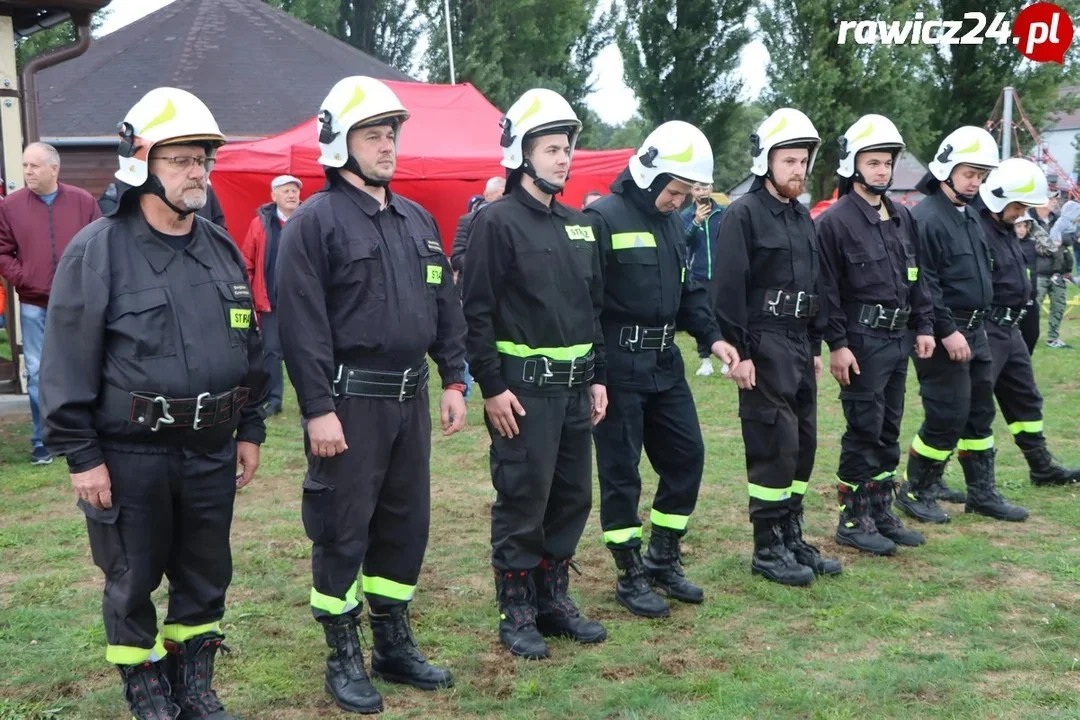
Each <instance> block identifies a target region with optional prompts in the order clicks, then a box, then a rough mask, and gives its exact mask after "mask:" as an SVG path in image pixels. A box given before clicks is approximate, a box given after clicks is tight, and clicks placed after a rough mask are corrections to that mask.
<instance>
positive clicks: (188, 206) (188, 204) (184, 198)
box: [180, 188, 206, 210]
mask: <svg viewBox="0 0 1080 720" xmlns="http://www.w3.org/2000/svg"><path fill="white" fill-rule="evenodd" d="M196 189H197V188H188V190H196ZM180 205H181V206H182V207H183V208H184V209H185V210H202V209H203V208H204V207H206V191H205V190H199V194H198V195H197V196H195V197H191V196H189V195H188V194H187V190H185V191H184V194H183V195H181V199H180Z"/></svg>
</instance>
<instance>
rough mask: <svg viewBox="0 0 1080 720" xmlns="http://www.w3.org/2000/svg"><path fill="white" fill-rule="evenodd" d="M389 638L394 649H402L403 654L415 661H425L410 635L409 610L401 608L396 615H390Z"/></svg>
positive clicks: (410, 621)
mask: <svg viewBox="0 0 1080 720" xmlns="http://www.w3.org/2000/svg"><path fill="white" fill-rule="evenodd" d="M391 618H392V619H391V624H390V637H391V642H392V643H393V645H394V646H395V647H399V648H403V649H404V651H405V653H406V654H408V655H409V656H410V657H412V658H413V659H415V660H418V661H421V662H423V661H425V660H426V658H425V657H424V656H423V655H422V654H421V653H420V649H419V648H418V647H417V646H416V638H415V637H413V634H412V617H411V616H410V615H409V608H408V607H405V608H402V609H401V611H400V612H398V613H396V614H395V613H391Z"/></svg>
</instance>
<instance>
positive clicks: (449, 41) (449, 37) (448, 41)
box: [443, 0, 457, 85]
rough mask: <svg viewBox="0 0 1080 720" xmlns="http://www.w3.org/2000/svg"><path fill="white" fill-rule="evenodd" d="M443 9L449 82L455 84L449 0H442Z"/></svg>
mask: <svg viewBox="0 0 1080 720" xmlns="http://www.w3.org/2000/svg"><path fill="white" fill-rule="evenodd" d="M443 9H444V10H445V12H446V53H447V55H448V56H449V58H450V84H451V85H457V77H456V76H455V75H454V37H453V33H451V32H450V0H443Z"/></svg>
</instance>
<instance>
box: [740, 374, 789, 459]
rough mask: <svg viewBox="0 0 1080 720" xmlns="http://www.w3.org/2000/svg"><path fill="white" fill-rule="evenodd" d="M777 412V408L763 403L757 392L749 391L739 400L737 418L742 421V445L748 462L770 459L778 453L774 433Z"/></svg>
mask: <svg viewBox="0 0 1080 720" xmlns="http://www.w3.org/2000/svg"><path fill="white" fill-rule="evenodd" d="M778 412H779V411H778V409H777V407H776V406H775V405H770V404H768V403H767V402H765V401H764V398H762V397H761V395H760V394H758V391H754V390H751V391H749V393H748V395H746V396H744V397H742V398H740V399H739V418H740V419H741V420H742V426H743V445H744V446H745V447H746V458H747V459H748V460H768V459H772V458H775V457H776V455H777V453H778V452H779V451H780V442H779V437H778V435H777V432H776V416H777V414H778Z"/></svg>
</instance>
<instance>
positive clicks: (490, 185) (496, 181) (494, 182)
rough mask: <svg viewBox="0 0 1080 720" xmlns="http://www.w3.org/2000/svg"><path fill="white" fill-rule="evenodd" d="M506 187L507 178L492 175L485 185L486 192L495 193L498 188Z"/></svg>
mask: <svg viewBox="0 0 1080 720" xmlns="http://www.w3.org/2000/svg"><path fill="white" fill-rule="evenodd" d="M504 187H506V178H501V177H498V176H496V177H492V178H488V181H487V185H485V186H484V194H485V195H487V194H488V193H493V192H495V191H496V190H502V189H503V188H504Z"/></svg>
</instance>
